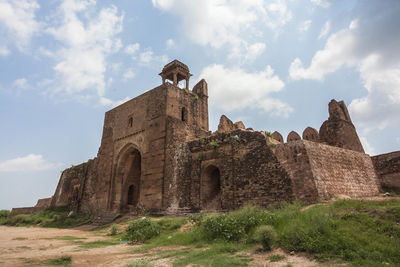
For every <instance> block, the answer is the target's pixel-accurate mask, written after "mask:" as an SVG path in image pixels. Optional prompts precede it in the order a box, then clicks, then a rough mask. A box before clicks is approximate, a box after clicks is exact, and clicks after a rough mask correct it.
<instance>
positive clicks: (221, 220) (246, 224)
mask: <svg viewBox="0 0 400 267" xmlns="http://www.w3.org/2000/svg"><path fill="white" fill-rule="evenodd" d="M269 217H270V214H269V213H268V212H267V211H264V210H262V209H261V208H258V207H254V206H246V207H244V208H241V209H240V210H237V211H234V212H230V213H228V214H222V215H212V216H208V217H206V218H204V219H203V221H202V222H201V229H202V232H203V233H204V234H205V236H206V237H207V238H208V239H209V240H213V239H223V240H227V241H238V240H243V241H250V240H249V236H251V232H252V230H254V228H256V227H257V226H259V225H261V224H265V222H266V221H268V220H269Z"/></svg>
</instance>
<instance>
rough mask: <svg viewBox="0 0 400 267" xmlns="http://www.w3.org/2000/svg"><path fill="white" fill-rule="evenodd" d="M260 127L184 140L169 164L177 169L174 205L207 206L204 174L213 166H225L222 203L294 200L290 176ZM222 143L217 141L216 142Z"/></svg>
mask: <svg viewBox="0 0 400 267" xmlns="http://www.w3.org/2000/svg"><path fill="white" fill-rule="evenodd" d="M266 139H267V138H266V136H265V135H264V134H262V133H259V132H253V131H243V130H237V131H233V132H230V133H218V134H215V135H213V136H210V137H207V138H201V139H199V140H195V141H192V142H189V143H187V144H181V145H180V146H179V147H176V149H175V150H174V151H173V155H174V157H175V159H174V160H171V162H169V163H168V164H167V166H172V167H171V169H170V171H171V173H172V172H174V171H175V173H174V174H175V176H174V179H172V181H173V182H171V183H170V184H169V185H168V186H169V187H170V188H172V189H174V190H171V191H170V192H171V194H170V196H171V199H172V201H170V202H169V204H170V209H172V210H177V209H181V210H182V209H183V210H188V209H190V210H193V211H195V210H199V209H202V208H203V207H202V203H203V202H202V201H203V200H202V179H204V171H205V170H206V169H207V168H208V167H209V166H215V167H217V168H218V169H219V172H220V187H221V207H220V208H221V209H223V210H231V209H235V208H238V207H240V206H242V205H245V204H256V205H261V206H267V205H270V204H275V203H277V202H281V201H288V202H289V201H292V200H293V193H292V185H291V180H290V178H289V176H288V174H287V173H286V171H285V170H284V169H283V167H282V166H281V165H280V164H279V162H278V160H277V158H276V157H275V155H274V153H273V152H272V151H271V149H270V147H269V146H268V143H267V141H266ZM213 144H218V145H213Z"/></svg>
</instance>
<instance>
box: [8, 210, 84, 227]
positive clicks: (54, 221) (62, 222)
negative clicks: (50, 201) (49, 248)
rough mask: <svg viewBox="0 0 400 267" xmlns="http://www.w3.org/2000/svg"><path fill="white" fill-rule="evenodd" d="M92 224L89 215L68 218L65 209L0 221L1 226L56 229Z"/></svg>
mask: <svg viewBox="0 0 400 267" xmlns="http://www.w3.org/2000/svg"><path fill="white" fill-rule="evenodd" d="M90 222H91V218H90V216H89V215H87V214H83V213H73V214H72V215H70V216H68V211H66V210H65V209H63V208H58V209H56V210H50V209H47V210H44V211H40V212H36V213H34V214H19V215H15V216H13V217H11V218H8V217H7V218H4V217H2V218H1V219H0V225H10V226H31V225H35V226H42V227H54V228H68V227H75V226H79V225H83V224H87V223H90Z"/></svg>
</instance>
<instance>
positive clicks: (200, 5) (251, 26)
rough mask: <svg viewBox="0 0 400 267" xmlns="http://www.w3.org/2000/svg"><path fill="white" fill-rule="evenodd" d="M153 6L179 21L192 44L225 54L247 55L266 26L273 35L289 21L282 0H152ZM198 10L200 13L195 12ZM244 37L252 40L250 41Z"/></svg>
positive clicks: (234, 55) (288, 11)
mask: <svg viewBox="0 0 400 267" xmlns="http://www.w3.org/2000/svg"><path fill="white" fill-rule="evenodd" d="M152 2H153V5H154V6H155V7H157V8H159V9H161V10H164V11H166V12H170V13H173V14H175V15H177V16H178V17H180V18H181V20H182V23H181V25H182V27H183V29H182V31H183V32H184V33H185V35H186V36H187V37H188V38H189V39H190V40H191V41H193V42H194V43H196V44H199V45H202V46H211V47H212V48H214V49H221V48H223V47H225V46H226V47H228V48H229V50H228V51H229V55H228V56H229V57H231V58H235V57H244V58H246V57H251V56H248V53H252V51H251V48H254V47H253V45H254V44H255V43H260V42H259V41H258V42H257V41H254V40H253V39H255V38H257V37H258V38H260V37H262V32H263V31H265V28H266V27H267V28H268V29H270V30H271V31H272V32H273V33H274V34H277V33H279V31H280V30H281V28H282V27H283V26H284V25H285V24H286V23H287V22H288V21H290V20H291V18H292V14H291V11H290V10H289V9H288V7H287V5H286V1H284V0H274V1H269V2H265V1H259V0H256V1H244V0H241V1H232V0H219V1H215V0H202V1H186V0H152ZM199 10H200V11H201V12H199ZM248 40H252V41H251V42H250V41H248Z"/></svg>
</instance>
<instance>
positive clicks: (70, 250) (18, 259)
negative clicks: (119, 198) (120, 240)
mask: <svg viewBox="0 0 400 267" xmlns="http://www.w3.org/2000/svg"><path fill="white" fill-rule="evenodd" d="M63 237H75V238H80V239H76V240H60V238H63ZM98 240H111V238H110V237H108V236H107V235H105V234H100V233H98V232H93V231H83V230H70V229H54V228H39V227H7V226H0V266H32V265H39V266H40V265H43V262H44V261H45V260H48V259H51V258H57V257H61V256H72V264H71V266H124V265H126V264H128V263H129V262H132V261H134V260H135V259H138V257H140V255H135V254H132V253H131V251H132V249H133V248H134V246H128V245H126V244H119V245H111V246H106V247H101V248H91V249H85V248H82V247H80V244H81V243H79V242H91V241H98ZM164 266H167V265H164Z"/></svg>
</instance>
